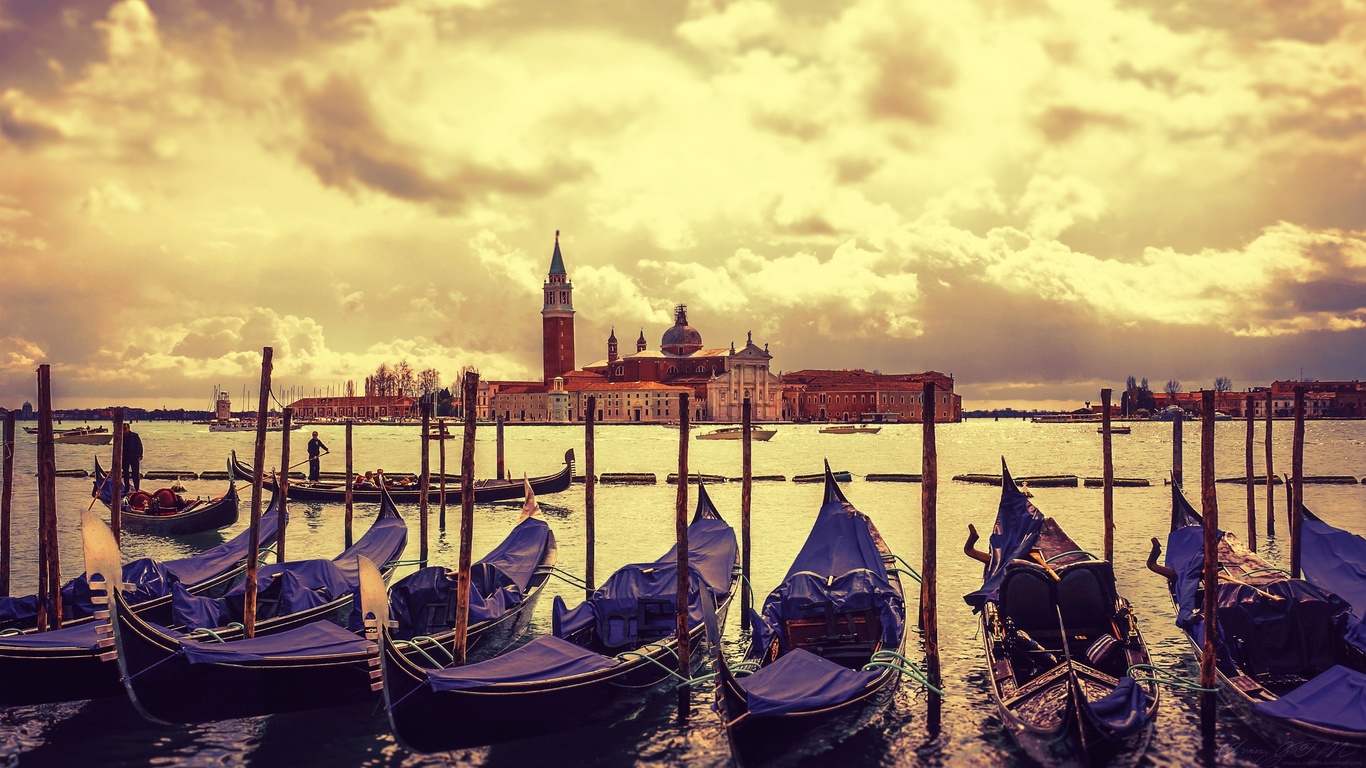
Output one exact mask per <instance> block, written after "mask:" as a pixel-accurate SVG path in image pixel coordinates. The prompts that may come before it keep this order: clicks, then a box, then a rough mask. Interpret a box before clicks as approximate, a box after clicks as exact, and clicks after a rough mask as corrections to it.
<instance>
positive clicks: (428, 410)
mask: <svg viewBox="0 0 1366 768" xmlns="http://www.w3.org/2000/svg"><path fill="white" fill-rule="evenodd" d="M420 408H421V410H422V476H421V477H419V478H418V479H417V488H418V502H417V517H418V521H419V522H418V529H419V535H420V536H421V538H422V548H421V550H420V553H421V554H419V555H418V558H419V559H420V560H421V561H422V567H423V568H426V567H427V539H428V538H430V537H429V536H428V533H427V492H428V491H430V490H431V487H432V467H431V452H430V451H429V450H428V448H429V445H430V443H429V442H428V441H429V440H431V429H432V404H431V403H430V402H423V403H422V405H421V406H420Z"/></svg>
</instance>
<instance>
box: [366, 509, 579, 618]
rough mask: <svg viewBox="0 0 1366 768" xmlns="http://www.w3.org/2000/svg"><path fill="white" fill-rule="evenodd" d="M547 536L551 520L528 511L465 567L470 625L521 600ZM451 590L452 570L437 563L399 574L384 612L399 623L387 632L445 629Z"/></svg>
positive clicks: (452, 598)
mask: <svg viewBox="0 0 1366 768" xmlns="http://www.w3.org/2000/svg"><path fill="white" fill-rule="evenodd" d="M551 541H553V536H552V535H551V532H550V526H549V525H547V524H546V522H545V521H544V520H541V519H540V518H536V517H528V518H527V519H525V520H523V521H521V522H520V523H518V524H517V526H516V527H515V528H513V529H512V532H511V533H509V534H508V536H507V538H505V539H503V542H502V543H501V544H499V545H498V546H497V547H496V548H495V549H494V550H493V551H492V552H490V553H488V555H487V556H485V557H484V558H483V559H482V560H480V561H479V562H477V563H475V564H474V565H473V566H472V567H471V568H470V587H471V589H470V612H469V623H470V624H471V625H473V624H476V623H478V622H481V621H488V620H490V619H496V618H498V617H499V616H502V615H503V614H504V613H506V612H507V611H508V610H510V609H511V608H513V607H514V606H516V605H519V604H521V602H522V599H523V596H524V593H525V592H526V589H527V586H528V585H529V584H530V583H531V577H532V576H533V575H534V574H535V572H536V567H537V566H538V565H540V563H541V560H542V559H543V558H544V556H545V550H546V547H547V546H549V545H550V542H551ZM455 593H456V573H455V572H454V571H451V570H449V569H447V568H444V567H441V566H432V567H430V568H423V569H421V570H419V571H416V572H415V573H412V574H409V575H408V576H406V577H404V578H403V579H402V580H401V581H399V582H398V583H397V584H395V585H394V586H393V587H391V588H390V589H389V618H390V619H391V620H393V621H395V622H397V624H398V626H397V627H396V628H395V629H393V630H392V631H391V632H390V634H391V635H392V636H393V637H394V638H396V639H399V640H410V639H412V638H414V637H418V636H421V635H429V634H432V633H434V632H439V631H444V630H447V629H450V628H451V627H452V626H453V622H454V613H453V611H454V606H455ZM433 606H435V608H436V610H432V608H433Z"/></svg>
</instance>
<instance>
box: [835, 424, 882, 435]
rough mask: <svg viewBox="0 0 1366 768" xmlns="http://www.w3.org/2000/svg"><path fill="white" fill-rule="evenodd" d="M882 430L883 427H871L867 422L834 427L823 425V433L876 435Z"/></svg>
mask: <svg viewBox="0 0 1366 768" xmlns="http://www.w3.org/2000/svg"><path fill="white" fill-rule="evenodd" d="M881 431H882V427H870V426H868V425H867V424H837V425H835V426H832V427H821V434H822V435H876V434H877V433H878V432H881Z"/></svg>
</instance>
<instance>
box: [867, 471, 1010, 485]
mask: <svg viewBox="0 0 1366 768" xmlns="http://www.w3.org/2000/svg"><path fill="white" fill-rule="evenodd" d="M863 479H864V480H865V481H866V482H869V483H919V482H921V481H922V476H921V475H917V474H909V473H906V472H891V473H872V474H867V475H864V476H863ZM998 479H999V478H998Z"/></svg>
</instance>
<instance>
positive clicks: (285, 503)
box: [275, 406, 294, 563]
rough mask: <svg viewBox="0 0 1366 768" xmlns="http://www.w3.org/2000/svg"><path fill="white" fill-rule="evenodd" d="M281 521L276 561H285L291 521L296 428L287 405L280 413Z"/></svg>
mask: <svg viewBox="0 0 1366 768" xmlns="http://www.w3.org/2000/svg"><path fill="white" fill-rule="evenodd" d="M280 427H281V430H282V431H281V432H280V466H281V467H282V469H281V470H280V486H279V487H280V522H279V524H278V526H277V527H276V531H277V533H276V535H275V562H277V563H283V562H284V561H285V529H286V528H287V527H288V525H287V524H288V522H289V432H290V430H291V429H293V428H294V409H293V408H290V407H289V406H285V408H284V411H283V412H282V413H281V415H280Z"/></svg>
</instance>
